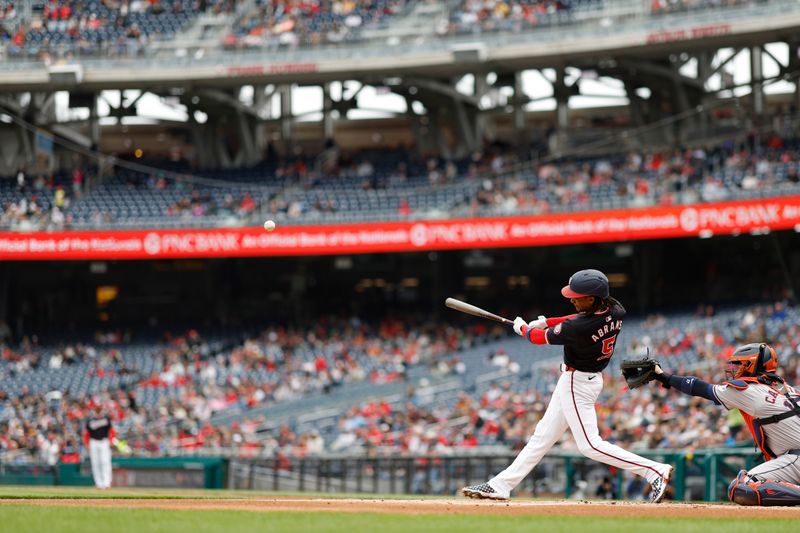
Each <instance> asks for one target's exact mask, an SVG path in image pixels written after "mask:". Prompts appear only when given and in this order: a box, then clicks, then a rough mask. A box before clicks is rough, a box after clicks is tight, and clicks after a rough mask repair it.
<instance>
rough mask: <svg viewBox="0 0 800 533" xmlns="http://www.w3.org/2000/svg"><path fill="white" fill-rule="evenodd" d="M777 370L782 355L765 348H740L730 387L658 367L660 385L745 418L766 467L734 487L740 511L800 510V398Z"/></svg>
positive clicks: (732, 366) (731, 369) (739, 477)
mask: <svg viewBox="0 0 800 533" xmlns="http://www.w3.org/2000/svg"><path fill="white" fill-rule="evenodd" d="M777 369H778V357H777V354H776V353H775V350H774V349H773V348H772V347H771V346H769V345H768V344H765V343H753V344H746V345H744V346H740V347H739V348H737V349H736V351H735V352H734V353H733V355H731V357H730V359H729V360H728V369H727V371H726V375H727V377H728V379H729V381H726V382H725V383H722V384H719V385H715V384H711V383H706V382H705V381H703V380H701V379H699V378H696V377H693V376H676V375H674V374H668V373H666V372H664V371H663V370H662V369H661V367H660V366H658V365H657V366H656V374H657V377H656V380H658V381H660V382H661V383H663V384H664V385H665V386H666V387H669V388H673V389H676V390H679V391H681V392H682V393H684V394H689V395H691V396H700V397H701V398H706V399H708V400H711V401H712V402H714V403H715V404H717V405H721V406H723V407H724V408H725V409H738V410H739V411H740V412H741V413H742V416H743V417H744V420H745V423H746V424H747V427H748V428H749V429H750V433H751V434H752V435H753V439H754V440H755V442H756V446H758V448H759V449H760V450H761V453H763V454H764V459H765V461H766V462H764V463H762V464H760V465H759V466H757V467H755V468H751V469H750V470H749V471H747V470H741V471H740V472H739V474H738V475H737V476H736V479H734V480H733V481H732V482H731V484H730V486H729V487H728V498H730V500H731V501H732V502H734V503H738V504H739V505H764V506H772V505H800V485H799V484H800V406H798V404H797V402H798V397H799V396H800V395H798V392H797V390H795V389H794V388H793V387H791V386H789V385H787V384H786V382H785V381H784V380H783V379H782V378H780V377H778V376H777V375H776V374H775V371H776V370H777Z"/></svg>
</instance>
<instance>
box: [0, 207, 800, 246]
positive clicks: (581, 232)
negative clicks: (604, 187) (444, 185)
mask: <svg viewBox="0 0 800 533" xmlns="http://www.w3.org/2000/svg"><path fill="white" fill-rule="evenodd" d="M796 227H797V228H800V196H791V197H781V198H772V199H760V200H746V201H737V202H724V203H714V204H696V205H692V206H667V207H653V208H642V209H625V210H613V211H588V212H577V213H562V214H552V215H535V216H516V217H513V216H512V217H495V218H472V219H449V220H427V221H409V222H375V223H362V224H342V225H327V226H325V225H318V226H293V225H280V224H279V225H278V227H277V228H276V229H275V230H274V231H272V232H267V231H265V230H264V229H263V228H261V227H258V228H235V229H231V228H225V229H223V228H220V229H158V230H133V231H116V230H115V231H111V230H109V231H100V230H98V231H62V232H35V233H16V232H5V233H0V260H37V259H41V260H68V259H167V258H202V257H246V256H271V255H276V256H277V255H283V256H287V255H322V254H356V253H373V252H413V251H423V250H448V249H469V248H499V247H522V246H548V245H559V244H574V243H589V242H608V241H627V240H637V239H661V238H669V237H691V236H710V235H722V234H733V233H739V232H741V233H746V232H759V231H766V230H781V229H791V228H796Z"/></svg>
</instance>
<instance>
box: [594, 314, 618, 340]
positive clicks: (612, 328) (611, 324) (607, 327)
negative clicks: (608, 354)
mask: <svg viewBox="0 0 800 533" xmlns="http://www.w3.org/2000/svg"><path fill="white" fill-rule="evenodd" d="M607 319H608V322H607V323H606V324H604V325H603V327H602V328H598V329H597V333H596V334H594V335H592V342H597V341H599V340H600V339H602V338H603V337H605V336H606V335H608V334H609V333H611V332H618V331H619V330H620V329H621V328H622V320H614V319H613V318H611V317H607Z"/></svg>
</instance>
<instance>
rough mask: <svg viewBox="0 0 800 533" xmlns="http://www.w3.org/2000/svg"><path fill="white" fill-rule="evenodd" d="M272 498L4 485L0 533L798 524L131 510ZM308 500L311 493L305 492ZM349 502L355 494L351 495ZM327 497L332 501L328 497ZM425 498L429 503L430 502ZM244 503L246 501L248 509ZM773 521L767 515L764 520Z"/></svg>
mask: <svg viewBox="0 0 800 533" xmlns="http://www.w3.org/2000/svg"><path fill="white" fill-rule="evenodd" d="M275 496H276V495H275V493H254V492H249V491H247V492H245V491H172V490H157V489H113V490H111V491H98V490H95V489H90V488H68V489H62V488H58V487H46V488H41V487H0V498H1V499H2V502H0V532H15V533H22V532H29V531H30V532H65V533H66V532H76V533H78V532H80V533H87V532H94V531H109V532H113V533H128V532H131V533H133V532H137V533H138V532H148V533H149V532H153V533H155V532H163V533H203V532H212V531H214V532H216V531H220V532H226V533H233V532H251V531H266V532H299V533H302V532H331V533H361V532H376V533H395V532H396V533H412V532H413V533H418V532H419V533H422V532H458V533H478V532H491V533H515V532H531V531H543V532H544V531H546V532H548V533H551V532H552V533H557V532H564V533H584V532H601V533H602V532H608V533H628V532H631V533H633V532H636V533H693V532H697V533H716V532H720V533H722V532H725V533H739V532H741V533H752V532H761V531H763V532H770V533H772V532H774V531H794V530H795V529H796V528H797V527H798V521H797V520H795V519H774V518H757V519H749V518H743V517H741V516H739V517H737V509H739V508H737V507H733V506H731V513H730V518H724V519H699V518H698V519H694V518H659V519H650V520H643V519H641V518H624V517H611V518H598V517H588V516H569V514H568V513H569V511H568V510H567V509H565V514H564V516H554V515H547V516H502V515H501V516H497V515H494V516H483V515H466V514H393V513H392V514H389V513H353V512H302V511H298V512H286V511H274V512H264V511H247V510H168V509H136V508H129V507H126V502H127V501H129V500H130V499H132V498H140V499H141V498H146V499H156V500H159V501H161V500H164V499H186V498H193V499H198V498H202V499H209V500H220V499H225V500H234V499H238V500H247V499H253V500H256V499H258V498H262V499H263V498H269V497H275ZM302 496H304V497H309V496H312V495H309V494H308V493H305V494H303V495H302ZM350 496H351V497H352V496H354V495H350ZM98 497H99V498H104V499H111V500H113V499H119V505H120V506H119V507H104V508H99V507H88V506H87V507H84V506H82V504H81V501H82V500H85V499H87V498H98ZM325 497H330V496H329V495H325ZM42 498H51V499H52V498H74V499H76V501H75V502H74V504H75V506H73V507H56V506H50V505H48V502H47V501H45V502H41V501H38V502H36V501H33V500H34V499H39V500H40V499H42ZM426 499H427V498H426ZM244 505H246V502H245V504H244ZM767 516H768V515H767Z"/></svg>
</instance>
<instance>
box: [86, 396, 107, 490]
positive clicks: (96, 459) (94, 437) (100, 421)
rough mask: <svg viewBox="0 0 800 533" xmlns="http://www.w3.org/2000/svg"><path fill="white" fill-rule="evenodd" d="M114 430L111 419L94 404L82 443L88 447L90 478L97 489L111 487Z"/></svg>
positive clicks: (98, 405)
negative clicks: (90, 468)
mask: <svg viewBox="0 0 800 533" xmlns="http://www.w3.org/2000/svg"><path fill="white" fill-rule="evenodd" d="M113 439H114V428H113V427H112V426H111V418H110V417H109V416H108V415H106V414H103V413H102V407H101V406H100V404H95V406H94V415H92V416H91V417H89V419H88V420H87V421H86V433H85V434H84V442H85V443H86V445H87V446H88V447H89V460H90V461H91V463H92V477H93V478H94V485H95V486H96V487H97V488H98V489H107V488H109V487H111V441H112V440H113Z"/></svg>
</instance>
